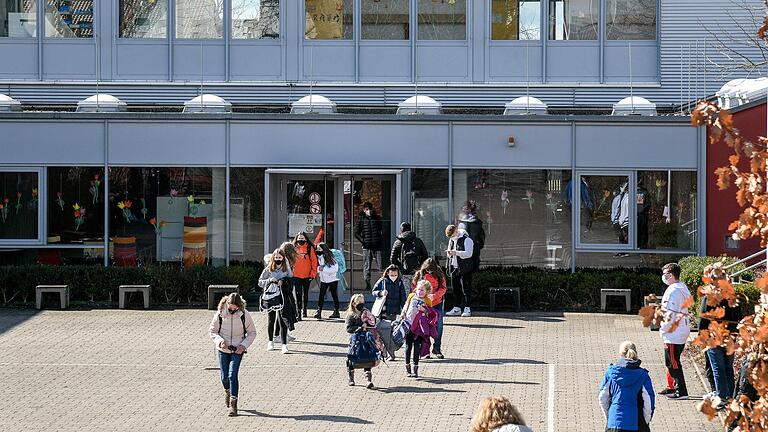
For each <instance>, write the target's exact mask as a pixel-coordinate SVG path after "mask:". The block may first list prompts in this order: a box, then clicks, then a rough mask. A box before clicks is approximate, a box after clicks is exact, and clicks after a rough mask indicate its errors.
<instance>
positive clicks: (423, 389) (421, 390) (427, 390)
mask: <svg viewBox="0 0 768 432" xmlns="http://www.w3.org/2000/svg"><path fill="white" fill-rule="evenodd" d="M376 390H377V391H379V392H381V393H466V391H464V390H450V389H444V388H440V387H410V386H397V387H378V388H376Z"/></svg>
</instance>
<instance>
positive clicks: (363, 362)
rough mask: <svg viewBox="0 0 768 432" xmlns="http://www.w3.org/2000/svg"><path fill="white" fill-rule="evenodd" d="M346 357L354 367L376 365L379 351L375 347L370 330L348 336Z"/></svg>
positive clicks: (361, 367)
mask: <svg viewBox="0 0 768 432" xmlns="http://www.w3.org/2000/svg"><path fill="white" fill-rule="evenodd" d="M347 359H348V360H349V362H350V363H351V364H352V365H353V366H354V368H355V369H363V368H370V367H374V366H378V364H379V361H381V353H380V352H379V349H378V348H377V347H376V340H375V339H374V338H373V335H372V334H371V332H367V331H361V332H357V333H355V334H353V335H352V336H351V337H350V338H349V352H348V353H347Z"/></svg>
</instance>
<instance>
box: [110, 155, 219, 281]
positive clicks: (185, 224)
mask: <svg viewBox="0 0 768 432" xmlns="http://www.w3.org/2000/svg"><path fill="white" fill-rule="evenodd" d="M109 176H110V178H109V192H110V193H109V197H108V202H107V205H108V209H109V235H110V240H111V244H110V257H111V258H112V263H113V264H114V265H117V266H124V267H132V266H137V265H139V264H144V265H146V264H150V263H172V264H174V265H183V266H184V267H187V268H189V267H195V266H199V265H213V266H220V265H224V264H225V260H226V240H225V232H224V230H225V226H226V224H225V222H226V221H225V217H226V198H225V197H226V174H225V170H224V168H127V167H112V168H110V170H109Z"/></svg>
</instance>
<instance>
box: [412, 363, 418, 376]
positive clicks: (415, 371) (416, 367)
mask: <svg viewBox="0 0 768 432" xmlns="http://www.w3.org/2000/svg"><path fill="white" fill-rule="evenodd" d="M413 377H414V378H418V377H419V365H413Z"/></svg>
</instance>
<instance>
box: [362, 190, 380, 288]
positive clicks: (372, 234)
mask: <svg viewBox="0 0 768 432" xmlns="http://www.w3.org/2000/svg"><path fill="white" fill-rule="evenodd" d="M355 238H356V239H357V241H359V242H360V244H361V245H362V246H363V278H364V279H365V289H366V290H368V291H370V290H371V265H372V264H373V260H376V265H377V268H378V270H379V271H381V248H382V245H383V244H384V235H383V234H382V223H381V217H380V216H379V215H377V214H376V211H375V210H374V209H373V204H371V203H370V202H366V203H365V204H363V212H362V213H360V215H359V216H358V220H357V226H356V227H355Z"/></svg>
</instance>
